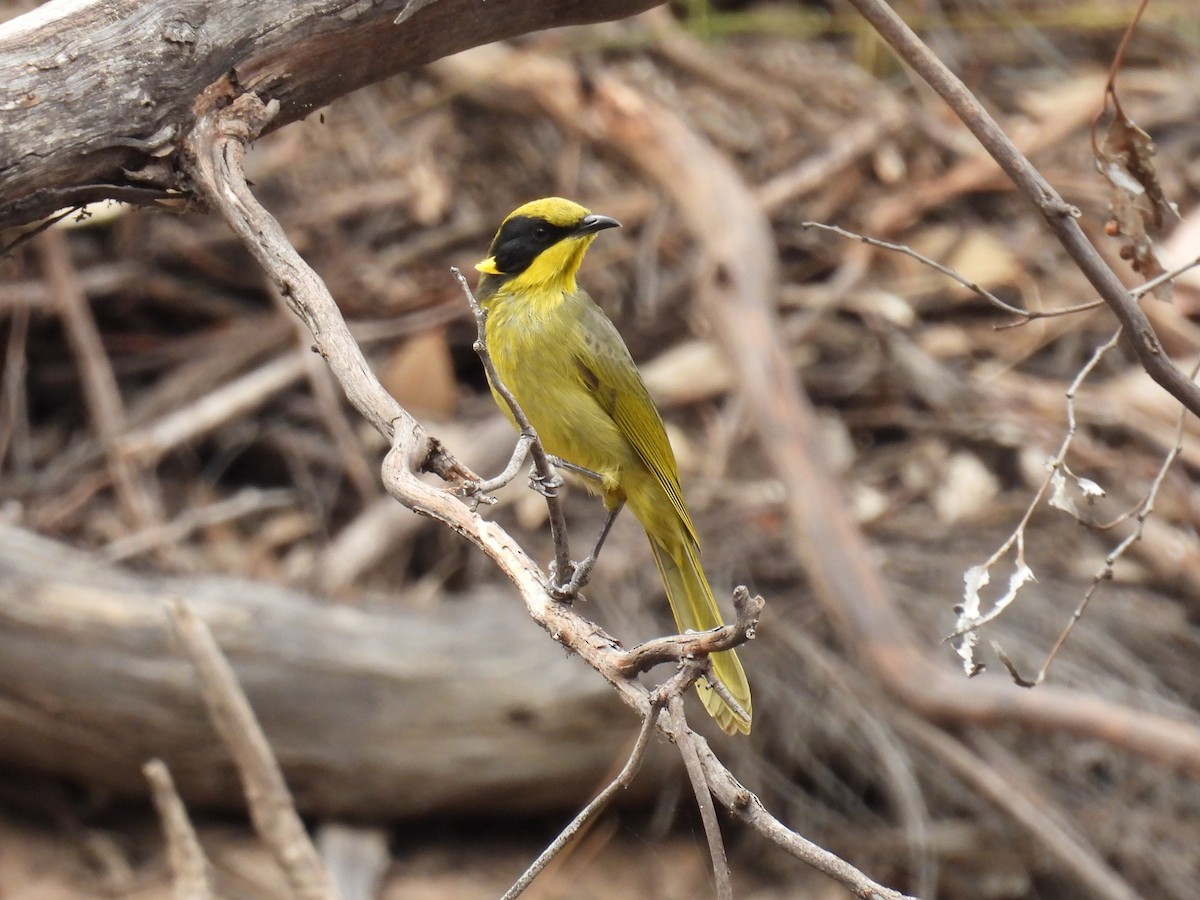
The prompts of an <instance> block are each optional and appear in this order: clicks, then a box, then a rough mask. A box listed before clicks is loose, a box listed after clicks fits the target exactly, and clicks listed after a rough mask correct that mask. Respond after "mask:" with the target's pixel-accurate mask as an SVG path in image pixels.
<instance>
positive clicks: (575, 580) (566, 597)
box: [550, 556, 596, 603]
mask: <svg viewBox="0 0 1200 900" xmlns="http://www.w3.org/2000/svg"><path fill="white" fill-rule="evenodd" d="M595 564H596V560H595V558H594V557H590V556H589V557H588V558H587V559H585V560H582V561H580V562H577V563H575V562H573V563H571V577H570V578H567V579H566V580H565V581H560V580H559V578H558V564H557V563H556V562H551V563H550V596H551V597H553V598H554V599H555V600H557V601H558V602H559V603H570V602H571V601H572V600H574V599H575V598H576V597H578V596H579V592H580V591H582V590H583V589H584V587H586V586H587V583H588V579H589V578H590V577H591V574H592V567H593V566H594V565H595Z"/></svg>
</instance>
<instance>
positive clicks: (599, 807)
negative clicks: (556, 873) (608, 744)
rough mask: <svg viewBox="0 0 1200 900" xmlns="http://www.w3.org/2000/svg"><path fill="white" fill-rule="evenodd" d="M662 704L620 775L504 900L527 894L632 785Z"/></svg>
mask: <svg viewBox="0 0 1200 900" xmlns="http://www.w3.org/2000/svg"><path fill="white" fill-rule="evenodd" d="M660 708H661V704H653V705H652V706H651V707H650V715H648V716H646V718H645V719H643V720H642V727H641V730H639V731H638V736H637V740H635V741H634V742H633V749H632V750H631V751H630V752H629V759H627V760H626V761H625V765H624V766H623V767H622V768H621V771H620V772H618V773H617V777H616V778H614V779H613V780H612V782H611V783H609V785H608V787H606V788H605V789H604V790H602V791H601V792H600V793H599V794H597V795H596V797H595V799H593V800H592V802H591V803H589V804H588V805H587V806H585V807H584V808H583V809H581V810H580V811H579V814H578V815H577V816H575V818H574V819H572V820H571V822H570V824H569V825H567V827H566V828H564V829H563V830H562V831H561V832H559V835H558V837H556V838H555V839H554V840H553V841H551V842H550V846H548V847H547V848H546V849H545V850H543V851H542V852H541V855H539V856H538V858H537V859H535V860H534V861H533V863H532V864H531V865H530V866H529V868H528V869H526V870H525V871H524V872H522V873H521V877H520V878H518V879H517V880H516V882H514V883H513V886H512V887H510V888H509V889H508V890H507V891H506V892H505V893H504V896H503V897H502V898H501V900H516V898H517V897H519V896H521V894H523V893H525V890H526V889H527V888H528V887H529V885H531V884H532V883H533V880H534V879H535V878H537V877H538V875H540V874H541V873H542V871H543V870H544V869H545V868H546V866H547V865H549V863H550V861H551V860H552V859H554V857H555V856H557V855H558V854H559V853H560V852H562V849H563V848H564V847H566V846H567V844H569V843H570V842H571V841H573V840H574V839H575V837H576V835H578V834H579V833H580V832H581V831H582V830H583V829H584V828H585V827H586V826H587V825H588V824H589V823H590V822H591V821H592V820H593V819H595V818H596V816H598V815H599V814H600V813H601V812H603V811H604V810H605V809H606V808H607V807H608V804H609V803H611V802H612V800H613V798H614V797H615V796H616V795H617V794H618V793H619V792H620V791H623V790H625V789H626V788H628V787H629V785H630V783H631V782H632V781H633V779H634V776H635V775H637V773H638V771H639V770H640V769H641V767H642V761H643V760H644V759H645V758H646V750H647V749H648V748H649V747H650V737H651V735H653V734H654V726H655V725H656V724H657V722H658V713H659V710H660Z"/></svg>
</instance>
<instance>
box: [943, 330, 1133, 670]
mask: <svg viewBox="0 0 1200 900" xmlns="http://www.w3.org/2000/svg"><path fill="white" fill-rule="evenodd" d="M1122 331H1123V329H1122V328H1121V327H1120V326H1118V327H1117V330H1116V331H1114V332H1113V334H1112V336H1111V337H1110V338H1109V339H1108V340H1107V341H1105V342H1104V343H1103V344H1101V345H1100V346H1098V347H1097V348H1096V349H1095V350H1093V351H1092V355H1091V357H1090V358H1089V359H1088V361H1087V362H1086V363H1085V364H1084V365H1083V367H1082V368H1080V370H1079V371H1078V372H1076V373H1075V378H1074V379H1072V381H1071V384H1070V386H1069V387H1068V388H1067V392H1066V400H1067V403H1066V407H1067V431H1066V434H1065V435H1063V439H1062V443H1060V444H1059V447H1058V452H1057V453H1055V454H1054V456H1052V457H1051V458H1050V459H1048V460H1047V461H1046V469H1047V472H1046V477H1045V479H1043V481H1042V483H1041V486H1040V487H1038V489H1037V492H1036V493H1035V494H1034V495H1033V498H1032V499H1031V500H1030V501H1029V504H1028V505H1027V506H1026V507H1025V513H1024V515H1022V516H1021V520H1020V521H1019V522H1018V523H1017V526H1016V528H1014V529H1013V531H1012V532H1011V533H1010V534H1009V536H1008V538H1007V539H1006V540H1005V541H1004V542H1003V543H1002V544H1001V545H1000V546H999V547H997V548H996V550H995V552H993V553H992V555H991V556H989V557H988V558H987V559H986V560H984V561H983V563H981V564H980V565H978V566H972V567H971V568H970V569H968V570H967V573H966V579H965V580H966V592H965V595H964V598H963V603H962V605H961V606H960V607H959V614H958V620H957V621H956V622H955V625H954V629H953V631H951V632H950V634H948V635H947V636H946V637H945V638H943V641H951V640H957V639H959V638H963V640H962V641H961V642H960V644H959V646H958V647H957V648H956V650H957V652H958V654H959V656H961V657H962V658H963V664H964V666H965V667H966V669H967V672H968V673H969V674H975V673H976V672H978V671H979V670H980V667H979V665H978V664H977V663H976V662H975V659H974V647H975V643H976V639H975V632H977V631H978V630H979V629H980V628H982V627H983V626H984V625H987V624H988V623H989V622H992V621H994V620H995V619H996V618H998V617H999V616H1000V615H1001V614H1002V613H1003V612H1004V611H1005V610H1006V609H1007V608H1008V607H1009V605H1010V604H1011V603H1012V601H1013V600H1014V599H1015V598H1016V594H1017V591H1018V590H1019V589H1020V588H1021V586H1022V585H1024V584H1026V583H1027V582H1028V581H1030V580H1032V579H1033V573H1032V571H1031V570H1030V569H1029V567H1028V566H1027V565H1026V563H1025V529H1026V527H1027V526H1028V525H1029V521H1030V519H1032V518H1033V514H1034V512H1035V511H1036V510H1037V509H1038V507H1039V506H1040V505H1041V503H1042V499H1043V498H1044V497H1045V496H1046V494H1047V492H1048V491H1049V490H1050V488H1051V486H1052V485H1055V484H1056V483H1057V482H1058V481H1059V480H1061V479H1063V478H1064V475H1063V473H1064V472H1067V473H1068V474H1070V472H1069V470H1068V469H1067V468H1066V459H1067V453H1068V451H1069V450H1070V449H1071V444H1072V443H1073V442H1074V440H1075V434H1076V430H1077V427H1078V423H1077V420H1076V413H1075V397H1076V395H1077V394H1078V393H1079V389H1080V387H1082V385H1083V382H1084V380H1086V379H1087V377H1088V376H1089V375H1091V373H1092V372H1093V371H1094V370H1095V368H1096V366H1098V365H1099V364H1100V360H1101V359H1103V358H1104V355H1105V354H1106V353H1108V352H1109V351H1110V350H1112V349H1113V348H1114V347H1116V346H1117V342H1118V341H1119V340H1120V339H1121V334H1122ZM1014 545H1015V546H1016V548H1017V550H1016V557H1015V560H1014V563H1015V565H1016V573H1015V574H1014V576H1013V578H1012V579H1011V580H1010V582H1009V589H1008V592H1007V593H1006V594H1005V595H1004V596H1003V597H1001V598H1000V599H999V600H998V601H996V602H995V603H994V604H993V605H992V608H991V609H990V610H988V611H987V612H986V613H985V612H980V610H979V596H978V589H979V588H980V587H983V586H984V585H986V584H987V583H988V580H989V579H990V574H989V571H990V569H991V567H992V566H994V565H995V564H996V563H997V562H999V561H1000V559H1001V558H1003V557H1004V556H1005V554H1007V553H1008V552H1009V550H1011V549H1012V548H1013V546H1014ZM1001 658H1002V659H1003V656H1002V657H1001Z"/></svg>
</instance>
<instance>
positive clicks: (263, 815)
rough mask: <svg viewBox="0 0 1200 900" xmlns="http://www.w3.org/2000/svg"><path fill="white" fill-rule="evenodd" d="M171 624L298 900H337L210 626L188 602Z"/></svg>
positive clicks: (178, 603) (262, 832)
mask: <svg viewBox="0 0 1200 900" xmlns="http://www.w3.org/2000/svg"><path fill="white" fill-rule="evenodd" d="M168 611H169V612H170V615H171V624H172V625H173V626H174V628H175V633H176V634H177V635H178V636H179V640H180V642H181V643H182V645H183V649H184V651H185V652H186V653H187V657H188V659H189V660H190V661H191V663H192V667H193V668H194V669H195V670H196V675H197V676H198V677H199V679H200V686H201V690H202V693H203V696H204V702H205V705H206V706H207V707H208V715H209V718H210V719H211V720H212V723H213V727H214V728H216V730H217V733H218V734H219V735H220V736H221V741H222V743H224V744H225V746H226V748H228V750H229V752H230V754H231V755H232V756H233V761H234V763H235V764H236V766H237V772H238V777H239V778H240V779H241V782H242V793H243V795H244V796H245V798H246V805H247V806H248V807H249V810H250V818H251V820H252V821H253V822H254V830H255V831H256V832H258V834H259V836H260V837H261V838H262V839H263V842H264V843H265V844H266V845H267V847H268V848H269V849H270V851H271V853H272V855H273V856H274V857H275V861H276V862H277V863H278V864H279V867H280V868H281V869H282V870H283V873H284V876H285V877H286V878H287V882H288V886H289V887H290V888H291V891H292V894H293V896H295V897H297V898H299V900H336V898H337V893H336V892H335V890H334V887H333V884H332V882H331V881H330V880H329V875H328V873H327V872H326V871H325V867H324V865H322V863H321V858H320V856H318V854H317V849H316V847H314V846H313V843H312V841H311V840H310V839H309V836H308V832H307V831H306V830H305V828H304V823H303V822H302V821H301V820H300V816H299V814H298V813H297V812H296V805H295V803H294V802H293V801H292V795H291V792H290V791H289V790H288V788H287V783H286V782H285V781H284V780H283V772H282V771H281V770H280V768H279V763H278V761H277V760H276V759H275V754H274V753H272V752H271V745H270V744H269V743H268V742H267V737H266V735H265V734H263V730H262V727H261V726H260V725H259V724H258V720H257V718H255V715H254V710H253V709H252V708H251V707H250V702H249V700H247V699H246V694H245V692H243V691H242V687H241V685H240V684H239V683H238V680H237V676H236V675H235V674H234V672H233V668H232V667H231V666H230V665H229V661H228V660H227V659H226V658H225V654H224V653H222V652H221V648H220V647H219V646H217V642H216V640H214V638H213V636H212V632H211V631H209V630H208V626H207V625H205V624H204V622H203V621H202V620H201V619H200V618H198V617H197V616H196V614H195V613H194V612H192V610H191V607H189V606H188V605H187V604H186V603H185V602H184V601H183V600H181V599H175V600H172V601H171V602H170V603H168Z"/></svg>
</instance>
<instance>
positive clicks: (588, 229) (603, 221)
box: [575, 213, 621, 234]
mask: <svg viewBox="0 0 1200 900" xmlns="http://www.w3.org/2000/svg"><path fill="white" fill-rule="evenodd" d="M620 227H621V223H620V222H618V221H617V220H616V219H614V218H612V217H610V216H599V215H596V214H595V213H591V214H589V215H586V216H584V217H583V218H582V219H580V220H579V225H578V226H576V228H575V233H576V234H595V233H596V232H597V231H603V230H604V229H605V228H620Z"/></svg>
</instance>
